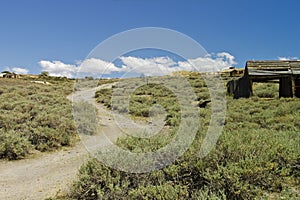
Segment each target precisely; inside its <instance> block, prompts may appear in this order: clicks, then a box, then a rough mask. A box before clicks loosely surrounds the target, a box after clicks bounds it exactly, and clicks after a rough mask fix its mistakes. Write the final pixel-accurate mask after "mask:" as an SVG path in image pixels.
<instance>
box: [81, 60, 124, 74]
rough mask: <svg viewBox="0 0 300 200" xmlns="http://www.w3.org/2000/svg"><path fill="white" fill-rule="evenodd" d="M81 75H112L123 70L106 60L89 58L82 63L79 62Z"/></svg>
mask: <svg viewBox="0 0 300 200" xmlns="http://www.w3.org/2000/svg"><path fill="white" fill-rule="evenodd" d="M78 65H79V69H78V71H79V72H80V73H83V72H86V73H92V74H111V73H112V72H120V71H122V70H123V69H121V68H118V67H116V66H115V65H114V64H113V63H110V62H106V61H104V60H100V59H96V58H89V59H86V60H84V61H82V62H78Z"/></svg>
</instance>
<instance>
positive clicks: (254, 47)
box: [0, 0, 300, 73]
mask: <svg viewBox="0 0 300 200" xmlns="http://www.w3.org/2000/svg"><path fill="white" fill-rule="evenodd" d="M299 7H300V1H297V0H287V1H279V0H260V1H259V0H251V1H250V0H249V1H245V0H227V1H226V0H198V1H196V0H186V1H183V0H178V1H174V0H160V1H159V0H151V1H150V0H99V1H92V0H87V1H83V0H82V1H79V0H72V1H71V0H44V1H41V0H26V1H22V0H19V1H16V0H2V1H0V70H5V69H8V68H9V69H13V68H25V69H28V70H29V73H40V72H41V70H42V68H41V61H49V62H52V63H53V62H54V61H59V62H61V63H63V64H66V65H70V66H71V67H72V66H74V65H76V63H78V62H79V61H83V60H84V59H85V58H86V56H87V55H88V53H89V52H90V51H91V50H92V49H93V48H94V47H95V46H96V45H98V44H99V43H100V42H102V41H103V40H105V39H107V38H108V37H110V36H112V35H114V34H117V33H119V32H122V31H126V30H128V29H133V28H139V27H149V26H150V27H164V28H169V29H173V30H176V31H179V32H182V33H184V34H186V35H188V36H190V37H191V38H193V39H194V40H196V41H197V42H198V43H200V44H201V45H202V46H203V47H204V48H205V49H206V50H207V52H209V53H215V54H217V53H221V52H227V53H229V54H230V55H232V56H234V61H235V62H236V63H237V64H236V66H237V67H244V65H245V62H246V60H253V59H272V60H275V59H278V58H279V57H286V58H289V57H290V58H300V39H299V36H300V26H299V19H300V12H299Z"/></svg>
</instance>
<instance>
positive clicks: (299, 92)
mask: <svg viewBox="0 0 300 200" xmlns="http://www.w3.org/2000/svg"><path fill="white" fill-rule="evenodd" d="M294 85H295V89H294V91H295V96H296V97H298V98H300V79H295V80H294Z"/></svg>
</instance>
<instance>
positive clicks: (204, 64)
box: [39, 52, 236, 77]
mask: <svg viewBox="0 0 300 200" xmlns="http://www.w3.org/2000/svg"><path fill="white" fill-rule="evenodd" d="M119 59H120V61H121V64H120V65H121V67H118V66H116V65H115V64H113V63H110V62H107V61H104V60H101V59H96V58H89V59H86V60H83V61H79V62H77V63H76V64H74V65H71V64H65V63H63V62H61V61H45V60H42V61H40V62H39V65H40V66H41V67H42V71H47V72H49V75H51V76H66V77H75V76H76V73H77V72H78V73H79V74H81V73H83V74H91V75H98V76H99V75H102V74H106V75H110V74H112V73H114V72H119V73H125V74H127V75H128V74H133V75H139V74H144V75H147V76H160V75H167V74H170V73H172V72H174V71H183V70H185V71H202V72H208V71H211V72H215V71H219V70H221V69H224V68H229V67H231V66H233V65H235V64H236V62H235V61H234V59H235V58H234V56H232V55H231V54H229V53H227V52H221V53H217V54H208V55H207V56H205V57H199V58H195V59H188V60H186V61H174V60H172V59H171V58H169V57H154V58H139V57H133V56H127V57H124V56H122V57H120V58H119ZM125 76H126V75H125ZM128 76H130V75H128Z"/></svg>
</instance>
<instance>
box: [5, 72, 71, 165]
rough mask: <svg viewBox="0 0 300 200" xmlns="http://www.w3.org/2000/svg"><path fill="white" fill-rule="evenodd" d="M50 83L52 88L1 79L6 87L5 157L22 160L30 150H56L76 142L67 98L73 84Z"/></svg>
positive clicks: (27, 81)
mask: <svg viewBox="0 0 300 200" xmlns="http://www.w3.org/2000/svg"><path fill="white" fill-rule="evenodd" d="M50 80H51V85H41V84H37V83H32V82H30V81H29V80H11V79H0V83H1V85H5V87H3V88H2V90H3V93H2V95H0V132H1V134H2V135H3V136H2V138H1V141H2V147H1V148H2V151H1V158H9V159H19V158H23V157H24V156H26V154H28V153H29V150H28V149H29V147H30V148H34V149H36V150H39V151H46V150H53V149H57V148H59V147H61V146H65V145H72V144H73V143H74V141H75V140H76V137H75V136H76V126H75V124H74V122H73V116H72V105H71V102H70V101H69V100H67V99H66V95H67V94H70V93H71V91H72V87H73V82H71V81H68V80H64V81H62V80H59V82H57V81H55V80H54V79H52V78H49V81H50ZM14 145H15V146H14ZM22 148H23V150H22ZM3 149H4V150H3ZM5 149H6V150H5ZM3 152H4V153H3ZM5 152H15V153H5Z"/></svg>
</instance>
